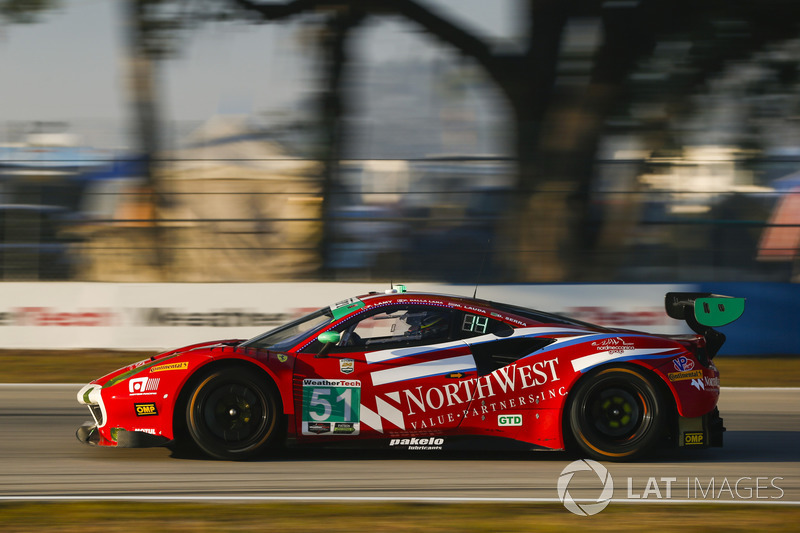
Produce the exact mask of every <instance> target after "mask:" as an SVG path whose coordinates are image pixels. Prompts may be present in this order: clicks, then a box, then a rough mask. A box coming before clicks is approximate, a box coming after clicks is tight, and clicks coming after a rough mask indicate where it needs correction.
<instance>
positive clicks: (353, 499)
mask: <svg viewBox="0 0 800 533" xmlns="http://www.w3.org/2000/svg"><path fill="white" fill-rule="evenodd" d="M0 501H5V502H9V501H31V502H34V501H97V502H101V501H126V502H214V501H219V502H242V503H248V502H261V503H264V502H320V503H359V502H361V503H365V502H376V503H390V502H398V503H399V502H409V503H562V502H561V500H559V499H558V498H500V497H498V498H480V497H457V496H453V497H445V496H442V497H437V496H431V497H419V496H338V497H337V496H0ZM574 501H576V502H582V503H597V500H593V499H581V498H576V499H575V500H574ZM609 503H622V504H627V503H630V504H648V503H649V504H659V503H663V504H706V505H715V504H722V505H783V506H787V505H788V506H800V501H794V500H703V499H697V500H672V499H669V500H668V499H653V500H640V499H626V498H612V499H611V500H609Z"/></svg>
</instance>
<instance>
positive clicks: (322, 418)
mask: <svg viewBox="0 0 800 533" xmlns="http://www.w3.org/2000/svg"><path fill="white" fill-rule="evenodd" d="M302 415H303V416H302V425H303V428H302V433H303V435H333V434H336V435H358V433H359V431H360V428H361V419H360V415H361V381H359V380H357V379H304V380H303V411H302Z"/></svg>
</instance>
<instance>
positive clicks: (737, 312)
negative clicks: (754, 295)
mask: <svg viewBox="0 0 800 533" xmlns="http://www.w3.org/2000/svg"><path fill="white" fill-rule="evenodd" d="M744 300H745V299H744V298H734V297H731V296H722V295H720V294H711V293H703V292H669V293H667V296H666V298H665V304H666V308H667V314H668V315H669V316H670V317H672V318H676V319H678V320H687V319H689V318H690V316H691V315H693V318H694V320H696V321H697V323H698V324H700V325H702V326H708V327H711V328H714V327H717V326H724V325H725V324H730V323H731V322H733V321H734V320H736V319H737V318H739V317H740V316H742V313H744ZM687 313H691V315H689V316H687Z"/></svg>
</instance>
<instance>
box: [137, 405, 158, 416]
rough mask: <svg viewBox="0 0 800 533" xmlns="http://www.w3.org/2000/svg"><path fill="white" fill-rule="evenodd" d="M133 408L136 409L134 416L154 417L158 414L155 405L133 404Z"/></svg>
mask: <svg viewBox="0 0 800 533" xmlns="http://www.w3.org/2000/svg"><path fill="white" fill-rule="evenodd" d="M133 407H134V408H135V409H136V416H155V415H157V414H158V409H156V404H154V403H135V404H133Z"/></svg>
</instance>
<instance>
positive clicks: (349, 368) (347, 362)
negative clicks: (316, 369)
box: [339, 359, 356, 374]
mask: <svg viewBox="0 0 800 533" xmlns="http://www.w3.org/2000/svg"><path fill="white" fill-rule="evenodd" d="M355 368H356V362H355V361H354V360H352V359H339V370H341V371H342V374H352V373H353V370H355Z"/></svg>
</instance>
